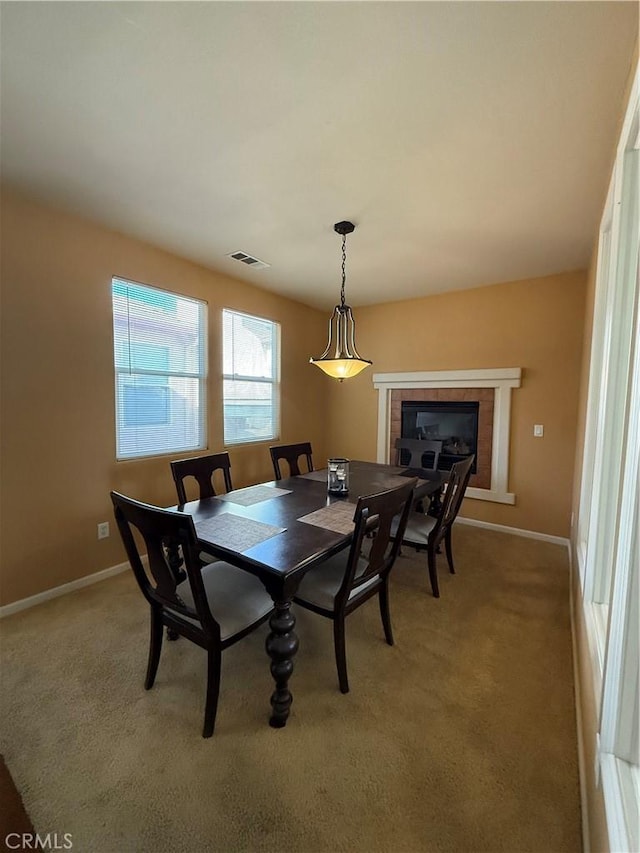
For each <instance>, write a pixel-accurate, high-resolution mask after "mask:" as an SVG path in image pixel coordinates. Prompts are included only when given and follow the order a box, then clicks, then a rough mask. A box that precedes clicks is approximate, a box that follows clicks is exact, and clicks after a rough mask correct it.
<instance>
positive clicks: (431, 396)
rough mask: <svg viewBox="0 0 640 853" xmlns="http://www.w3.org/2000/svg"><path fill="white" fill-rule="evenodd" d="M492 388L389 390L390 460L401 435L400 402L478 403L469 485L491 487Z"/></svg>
mask: <svg viewBox="0 0 640 853" xmlns="http://www.w3.org/2000/svg"><path fill="white" fill-rule="evenodd" d="M493 398H494V389H493V388H395V389H393V390H392V391H391V422H390V430H389V460H393V459H394V457H395V452H396V451H395V445H396V439H397V438H400V436H401V413H402V403H404V402H408V401H411V402H418V403H424V402H426V401H429V400H435V401H443V402H451V403H458V402H466V401H470V402H474V403H476V402H477V403H479V410H478V454H477V459H476V473H475V474H472V475H471V479H470V480H469V486H472V487H473V486H475V487H477V488H479V489H490V488H491V455H492V440H493Z"/></svg>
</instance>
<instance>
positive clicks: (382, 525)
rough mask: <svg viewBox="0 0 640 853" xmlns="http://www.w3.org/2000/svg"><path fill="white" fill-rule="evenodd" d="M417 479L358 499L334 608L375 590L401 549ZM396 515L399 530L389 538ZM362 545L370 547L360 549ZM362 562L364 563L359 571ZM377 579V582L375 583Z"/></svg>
mask: <svg viewBox="0 0 640 853" xmlns="http://www.w3.org/2000/svg"><path fill="white" fill-rule="evenodd" d="M417 482H418V480H417V478H415V477H414V478H413V479H407V482H406V484H404V483H403V485H401V486H397V487H396V488H394V489H387V490H386V491H384V492H378V493H377V494H375V495H365V496H362V497H359V498H358V503H357V505H356V511H355V514H354V519H353V520H354V522H355V531H354V534H353V540H352V542H351V548H350V550H349V557H348V560H347V569H346V572H345V576H344V580H343V582H342V586H341V587H340V590H339V591H338V593H337V595H336V607H340V606H342V605H344V604H346V602H347V601H348V600H349V599H351V598H353V597H354V596H355V595H358V593H360V592H364V591H366V590H368V589H371V591H374V590H376V589H378V587H379V585H380V583H381V582H383V581H384V580H385V578H386V576H387V575H388V574H389V572H390V571H391V568H392V567H393V564H394V562H395V560H396V557H397V556H398V553H399V552H400V546H401V544H402V537H403V536H404V531H405V528H406V526H407V519H408V517H409V512H410V510H411V505H412V503H413V490H414V489H415V487H416V484H417ZM397 516H399V524H398V532H397V534H396V535H395V538H394V539H391V527H392V524H393V521H394V519H395V518H396V517H397ZM367 537H368V538H367ZM363 545H367V546H368V545H370V547H365V548H363ZM363 561H364V563H365V564H366V566H365V569H364V571H362V572H360V571H359V569H360V568H362V564H363ZM376 580H378V581H379V582H378V583H375V581H376Z"/></svg>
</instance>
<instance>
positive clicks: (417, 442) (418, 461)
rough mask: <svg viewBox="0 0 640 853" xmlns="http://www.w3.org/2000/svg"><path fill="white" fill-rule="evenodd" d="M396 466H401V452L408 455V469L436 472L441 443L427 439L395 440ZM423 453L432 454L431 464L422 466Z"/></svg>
mask: <svg viewBox="0 0 640 853" xmlns="http://www.w3.org/2000/svg"><path fill="white" fill-rule="evenodd" d="M395 446H396V465H402V458H403V453H402V451H403V450H406V451H407V452H408V453H409V468H426V469H433V470H434V471H437V470H438V461H439V458H440V453H441V451H442V441H438V440H436V439H429V438H425V439H422V438H396V445H395ZM425 453H432V454H433V460H432V462H431V464H430V465H429V464H426V465H425V464H423V461H422V457H423V456H424V454H425Z"/></svg>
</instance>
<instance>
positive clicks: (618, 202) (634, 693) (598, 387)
mask: <svg viewBox="0 0 640 853" xmlns="http://www.w3.org/2000/svg"><path fill="white" fill-rule="evenodd" d="M639 159H640V110H639V106H638V73H637V72H636V77H635V82H634V85H633V88H632V92H631V98H630V101H629V109H628V111H627V115H626V117H625V121H624V125H623V130H622V137H621V140H620V145H619V147H618V154H617V158H616V163H615V167H614V172H613V176H612V180H611V186H610V190H609V196H608V199H607V204H606V207H605V213H604V216H603V219H602V223H601V227H600V243H599V249H598V265H597V275H596V298H595V308H594V325H593V337H592V349H591V367H590V379H589V398H588V410H587V412H588V418H587V429H586V433H585V447H584V454H583V473H582V487H581V500H580V510H579V518H578V541H577V556H578V563H579V569H580V578H581V581H582V592H583V607H584V614H585V624H586V628H587V633H588V636H589V643H590V649H591V657H592V661H593V671H594V687H595V694H596V701H597V702H598V706H599V715H598V738H597V745H596V754H597V765H598V768H599V771H600V779H601V782H602V791H603V795H604V801H605V809H606V814H607V827H608V831H609V842H610V849H611V850H619V851H627V850H629V851H630V850H638V849H640V847H639V845H640V819H639V814H638V807H639V803H640V769H639V765H640V735H639V731H638V716H639V712H640V707H639V692H638V691H639V686H640V654H639V643H638V636H639V634H640V623H639V615H638V600H639V590H638V586H639V584H640V580H639V577H638V574H639V572H640V306H639V302H640V287H639V283H638V252H639V248H640V214H639V209H638V208H639V200H638V183H639V181H640V163H639Z"/></svg>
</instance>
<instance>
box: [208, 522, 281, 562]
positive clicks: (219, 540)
mask: <svg viewBox="0 0 640 853" xmlns="http://www.w3.org/2000/svg"><path fill="white" fill-rule="evenodd" d="M286 529H287V528H286V527H274V526H273V525H272V524H264V522H262V521H254V520H253V519H252V518H241V517H240V516H239V515H232V514H231V513H227V512H225V513H222V514H221V515H217V516H216V517H215V518H208V519H207V520H206V521H200V522H196V533H197V534H198V536H200V537H202V538H203V539H209V540H210V541H212V542H215V544H216V545H221V546H222V547H223V548H228V549H229V550H230V551H238V553H240V554H242V553H243V552H244V551H248V550H249V548H253V546H254V545H259V544H260V542H265V541H266V540H267V539H271V537H272V536H277V535H278V533H282V532H283V531H285V530H286Z"/></svg>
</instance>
